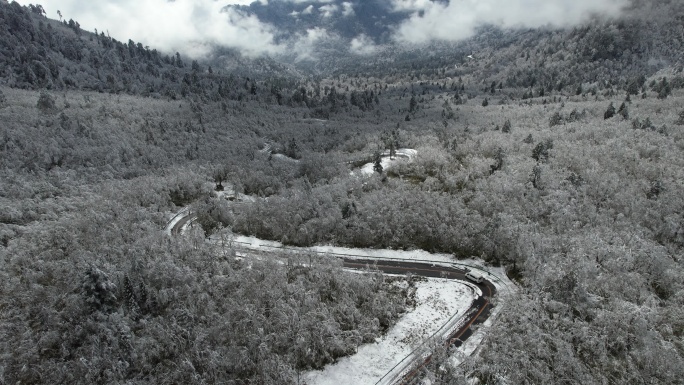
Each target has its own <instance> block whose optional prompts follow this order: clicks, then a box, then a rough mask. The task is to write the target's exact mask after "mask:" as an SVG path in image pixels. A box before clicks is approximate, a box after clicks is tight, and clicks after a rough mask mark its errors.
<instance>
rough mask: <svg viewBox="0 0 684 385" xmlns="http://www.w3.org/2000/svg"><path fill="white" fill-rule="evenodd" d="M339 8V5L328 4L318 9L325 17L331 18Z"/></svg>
mask: <svg viewBox="0 0 684 385" xmlns="http://www.w3.org/2000/svg"><path fill="white" fill-rule="evenodd" d="M337 10H338V8H337V5H334V4H328V5H323V6H321V7H318V11H319V12H321V14H322V16H323V17H330V16H332V15H334V14H335V12H337Z"/></svg>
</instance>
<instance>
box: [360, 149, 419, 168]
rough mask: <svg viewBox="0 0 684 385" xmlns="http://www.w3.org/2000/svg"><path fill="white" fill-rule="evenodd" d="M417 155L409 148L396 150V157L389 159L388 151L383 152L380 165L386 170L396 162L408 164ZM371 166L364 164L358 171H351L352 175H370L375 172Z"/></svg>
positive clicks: (371, 164) (370, 164)
mask: <svg viewBox="0 0 684 385" xmlns="http://www.w3.org/2000/svg"><path fill="white" fill-rule="evenodd" d="M417 153H418V152H417V151H416V150H414V149H411V148H400V149H398V150H397V153H396V156H394V157H393V158H390V154H389V151H385V152H384V153H383V154H382V158H381V159H380V164H381V165H382V169H383V170H387V167H389V166H391V165H393V164H395V163H397V162H410V161H411V159H413V157H414V156H416V154H417ZM373 166H374V164H373V163H372V162H371V163H366V164H364V165H363V166H361V168H360V169H359V170H358V171H356V172H354V171H352V175H355V174H357V173H360V174H361V175H372V174H373V173H374V172H375V170H373Z"/></svg>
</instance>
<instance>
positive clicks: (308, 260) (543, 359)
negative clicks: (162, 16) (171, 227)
mask: <svg viewBox="0 0 684 385" xmlns="http://www.w3.org/2000/svg"><path fill="white" fill-rule="evenodd" d="M633 4H634V6H633V8H634V10H633V11H631V13H630V12H628V13H627V14H626V16H623V17H622V18H621V19H616V20H608V21H601V22H597V23H593V24H588V25H585V26H581V27H577V28H575V29H574V30H570V31H543V30H539V31H518V34H517V35H510V34H505V35H504V37H505V39H508V38H509V37H510V41H509V42H508V43H506V40H505V39H504V40H499V42H502V44H500V45H497V44H494V43H492V42H493V41H496V39H492V35H487V33H491V34H494V36H499V35H497V34H498V33H499V32H497V31H489V32H486V31H484V32H483V34H481V35H478V36H476V37H474V38H473V39H471V40H468V41H466V42H464V43H462V44H463V45H462V46H460V47H461V48H458V47H456V48H454V51H449V50H447V49H445V50H444V51H435V52H442V54H443V55H444V58H445V59H444V62H442V61H440V60H433V59H435V57H434V56H433V57H427V58H425V60H423V58H419V57H413V56H411V55H410V53H406V55H407V56H405V57H403V58H402V59H401V61H399V60H395V61H394V64H393V65H392V66H389V65H388V66H387V67H386V68H385V71H381V70H380V68H379V67H377V62H375V63H374V60H375V59H373V58H370V59H368V61H366V62H365V64H363V65H358V66H357V68H356V70H352V69H350V68H349V67H346V69H344V70H340V71H338V72H336V73H334V74H319V75H316V76H311V77H308V78H305V77H299V76H295V75H293V74H296V71H294V72H289V71H287V70H282V71H281V69H282V68H281V69H277V73H272V72H269V71H270V70H269V69H268V68H271V67H268V68H267V67H263V68H262V67H259V65H258V64H254V65H255V66H256V67H252V68H257V69H258V70H246V72H242V71H241V70H237V71H228V70H225V69H222V68H220V67H217V64H216V62H212V63H209V62H203V61H196V62H193V61H191V60H190V63H187V62H186V60H185V59H183V56H182V53H179V54H178V55H176V54H175V53H174V54H173V55H171V53H168V54H167V53H161V52H157V51H155V50H154V49H153V48H147V47H142V46H141V45H140V44H137V43H134V42H132V41H130V42H129V43H127V44H124V43H122V42H118V41H116V40H115V39H112V38H110V37H108V36H106V34H102V33H98V34H97V35H96V34H94V33H90V32H86V31H82V30H80V27H79V26H78V23H77V22H76V21H73V22H72V21H66V23H65V22H63V21H62V22H60V21H57V20H50V19H47V18H45V16H44V15H43V12H41V9H40V8H39V7H38V6H31V7H21V6H19V5H18V4H16V3H12V4H6V3H3V2H0V24H1V25H2V28H0V41H1V42H2V44H0V62H2V63H3V65H2V70H0V121H1V122H2V124H1V125H0V180H1V181H2V183H0V266H1V267H0V278H1V279H0V293H1V296H0V346H1V348H0V382H3V383H4V382H7V383H19V382H21V383H127V382H136V383H221V382H226V383H232V384H248V383H260V384H283V383H290V384H294V383H297V378H298V374H299V373H301V372H302V371H304V370H310V369H314V368H321V367H322V366H324V365H326V364H328V363H331V362H334V361H335V360H336V359H338V358H339V357H342V356H344V355H348V354H353V353H354V352H355V350H356V349H357V347H358V346H359V344H361V343H368V342H372V341H374V339H375V338H376V337H378V336H379V335H380V334H381V333H383V332H384V331H385V330H387V328H389V327H391V326H392V325H393V324H394V322H396V320H397V319H398V317H400V316H401V314H402V313H403V312H405V311H408V310H410V308H411V291H412V289H411V287H412V282H413V281H412V280H413V279H412V278H411V277H407V278H397V279H396V280H399V281H403V280H406V281H407V282H409V284H408V285H405V284H401V285H400V284H397V283H396V282H393V281H395V279H388V278H386V277H383V276H382V275H380V274H378V273H374V272H372V271H369V272H368V274H351V273H347V272H345V271H344V270H342V268H341V265H340V264H339V263H337V262H335V261H332V260H327V259H320V258H318V257H313V256H312V257H309V256H301V257H296V256H293V255H279V254H274V255H273V257H274V258H273V260H261V261H260V260H251V259H241V258H237V257H236V255H235V251H234V250H232V249H231V248H230V247H228V248H221V247H218V246H217V245H215V244H212V243H208V242H205V239H206V237H208V236H211V235H215V236H222V237H224V238H226V239H230V237H231V236H232V235H231V234H233V233H241V234H245V235H254V236H258V237H260V238H265V239H271V240H277V241H281V242H283V243H285V244H287V245H297V246H310V245H316V244H334V245H340V246H349V247H369V248H393V249H406V250H411V249H424V250H428V251H433V252H442V253H449V254H452V255H453V256H454V259H455V260H456V259H458V258H467V257H471V256H476V257H478V258H481V259H482V260H484V261H485V262H486V263H488V264H491V265H495V266H499V265H503V266H504V267H505V269H506V271H507V272H508V275H509V277H511V278H512V279H514V280H515V281H516V282H517V283H518V284H519V290H518V293H517V294H516V296H515V297H514V298H512V299H511V300H510V301H511V303H509V304H506V305H505V306H504V307H503V309H502V312H501V313H500V316H499V317H497V318H496V319H495V322H494V324H493V326H492V329H491V330H490V331H488V332H487V334H486V337H485V339H484V340H483V342H482V344H481V348H480V350H479V351H478V354H476V355H475V356H473V357H470V358H467V359H465V360H464V362H463V363H462V364H461V365H460V366H458V367H452V366H451V365H450V364H448V363H446V362H447V354H446V352H441V353H439V354H437V355H436V356H435V359H434V360H433V363H432V364H431V365H429V366H428V367H426V368H425V369H424V373H423V374H424V375H425V376H427V377H429V378H431V379H432V380H433V383H443V384H452V383H453V384H461V383H464V382H465V381H467V380H468V379H471V380H472V379H473V378H477V379H478V380H479V381H480V383H483V384H504V383H506V384H513V383H515V384H518V383H519V384H525V383H527V384H556V383H577V384H623V383H650V384H677V383H680V382H681V379H682V378H684V371H683V370H684V369H683V368H684V321H683V320H684V312H683V310H682V309H683V307H682V305H684V269H683V267H684V266H682V264H683V263H684V261H683V260H682V251H683V248H684V194H683V193H682V192H683V191H684V188H683V187H684V186H682V181H684V175H683V173H684V171H683V170H684V156H683V154H684V152H683V150H684V107H683V106H684V103H683V101H684V89H683V87H684V81H682V79H683V78H684V75H683V74H682V68H681V66H682V61H681V60H682V58H681V50H679V47H680V46H681V44H682V35H681V34H679V35H678V34H677V31H681V20H682V17H684V15H683V14H682V8H681V4H679V3H678V2H667V1H656V2H639V1H635V2H634V3H633ZM649 4H650V5H649ZM638 10H641V11H644V12H641V11H639V12H637V11H638ZM645 10H648V12H645ZM640 15H641V16H640ZM655 20H658V21H659V22H656V21H655ZM635 28H636V29H635ZM678 28H679V29H678ZM637 31H638V32H637ZM643 31H648V33H642V32H643ZM511 36H513V37H511ZM526 37H528V38H529V41H528V42H527V43H523V42H524V41H525V39H526ZM635 41H636V43H635ZM615 44H617V45H615ZM476 45H477V47H478V51H476V52H473V53H474V56H475V60H473V61H470V62H468V61H466V58H464V57H463V55H465V54H466V53H469V52H470V51H468V49H469V47H473V46H476ZM609 47H613V48H610V49H608V48H609ZM452 48H453V47H452ZM552 48H553V49H552ZM459 50H462V51H459ZM526 53H529V58H528V57H527V54H526ZM455 57H460V59H458V60H459V62H458V67H454V62H452V59H454V58H455ZM467 60H470V59H467ZM269 62H270V59H264V60H263V61H262V62H260V63H266V64H264V65H265V66H268V65H271V64H268V63H269ZM209 66H212V69H211V71H210V70H209ZM246 66H247V64H246ZM273 66H276V64H273ZM373 67H375V68H373ZM273 68H275V67H273ZM283 68H284V67H283ZM566 69H567V71H566ZM250 71H251V72H250ZM554 73H556V74H557V75H554ZM559 83H562V84H560V86H559ZM398 148H413V149H415V150H417V155H416V156H415V157H414V158H413V159H412V160H411V161H410V162H396V163H395V164H393V165H390V166H389V167H386V168H383V167H382V166H380V167H377V166H376V167H375V172H374V173H373V175H370V176H362V175H361V174H360V173H359V170H358V166H359V165H362V164H363V163H366V162H373V161H378V160H379V159H380V157H381V155H380V154H381V153H383V152H387V153H390V152H392V151H396V149H398ZM218 185H220V186H221V187H223V186H224V185H226V186H231V188H232V189H233V190H234V191H233V192H232V193H233V194H246V195H250V196H252V197H254V201H255V202H254V203H250V204H241V205H234V204H231V203H229V202H228V201H226V200H225V199H218V198H217V196H216V194H215V192H214V190H215V189H216V188H217V187H218ZM264 198H268V199H264ZM187 205H190V206H191V207H192V209H193V210H194V211H195V212H197V213H198V223H199V225H200V226H199V228H196V229H195V230H193V231H190V232H189V234H187V235H186V236H183V237H178V238H169V237H167V236H165V235H164V234H163V232H162V228H163V227H164V225H165V223H166V221H167V220H168V219H169V217H170V216H171V215H172V213H174V212H176V211H177V210H178V209H179V208H180V207H183V206H187ZM406 287H408V289H406ZM493 300H494V302H495V304H496V301H497V299H496V298H495V299H493Z"/></svg>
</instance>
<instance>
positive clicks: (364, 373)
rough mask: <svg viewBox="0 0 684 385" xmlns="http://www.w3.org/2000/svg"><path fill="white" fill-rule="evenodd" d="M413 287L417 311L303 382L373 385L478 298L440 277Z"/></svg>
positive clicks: (464, 285) (463, 312)
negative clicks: (356, 351) (350, 354)
mask: <svg viewBox="0 0 684 385" xmlns="http://www.w3.org/2000/svg"><path fill="white" fill-rule="evenodd" d="M416 288H417V290H416V302H417V305H416V308H415V309H414V310H412V311H410V312H408V313H406V314H404V315H403V316H402V317H401V318H400V319H399V321H398V322H397V324H396V325H395V326H393V327H392V328H391V329H390V330H389V331H388V333H387V334H386V335H384V336H382V337H380V338H379V339H377V340H376V342H375V343H370V344H365V345H361V346H360V347H359V350H358V353H356V354H354V355H353V356H349V357H344V358H342V359H340V360H339V361H338V362H337V363H335V364H331V365H328V366H326V367H325V368H324V369H323V370H316V371H310V372H307V373H305V374H304V375H303V383H305V384H307V385H328V384H335V385H337V384H359V385H364V384H370V385H372V384H375V383H376V382H377V381H378V380H379V379H380V378H382V377H383V376H384V375H385V374H386V373H387V372H389V371H390V370H391V369H392V368H393V367H394V366H395V365H397V364H399V363H400V362H401V361H402V360H403V359H404V358H405V357H406V356H408V355H409V354H411V352H412V351H413V350H414V349H415V348H416V347H418V346H419V345H420V343H422V342H423V341H425V340H426V339H428V338H429V337H430V336H432V334H434V333H435V332H437V331H438V330H439V329H440V328H441V327H442V326H443V325H444V324H445V323H446V322H447V321H448V320H449V319H450V318H451V317H452V316H453V315H454V314H458V316H459V317H460V316H462V315H463V314H465V311H466V310H467V309H468V308H469V307H470V305H471V303H472V302H473V300H474V299H475V297H476V296H477V293H476V292H474V291H473V290H472V289H471V288H470V287H469V286H468V285H466V284H463V283H461V282H458V281H452V280H445V279H439V278H433V279H429V280H427V281H425V282H417V283H416Z"/></svg>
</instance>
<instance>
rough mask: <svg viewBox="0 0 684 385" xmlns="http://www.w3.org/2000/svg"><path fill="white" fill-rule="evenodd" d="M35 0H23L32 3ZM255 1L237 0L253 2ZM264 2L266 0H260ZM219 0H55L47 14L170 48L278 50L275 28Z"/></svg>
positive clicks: (191, 52) (186, 51)
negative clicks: (218, 47)
mask: <svg viewBox="0 0 684 385" xmlns="http://www.w3.org/2000/svg"><path fill="white" fill-rule="evenodd" d="M29 2H30V1H27V0H21V3H23V4H28V3H29ZM252 2H253V1H252V0H232V1H228V3H231V4H242V5H245V4H250V3H252ZM261 2H262V3H264V2H267V0H261ZM225 5H226V2H221V1H214V0H175V1H168V0H98V1H82V0H51V1H50V2H48V3H47V4H46V5H45V6H44V8H45V11H46V12H47V15H48V17H51V18H57V11H58V10H59V11H61V13H62V15H63V16H64V18H66V19H67V20H68V19H74V20H76V21H78V22H79V24H80V25H81V28H83V29H87V30H89V31H94V30H95V29H96V28H97V30H98V31H105V32H107V31H108V32H109V34H110V35H111V36H112V37H113V38H115V39H117V40H120V41H124V42H125V41H128V39H132V40H134V41H135V42H141V43H142V44H144V45H149V46H150V47H152V48H156V49H159V50H162V51H165V52H171V53H173V52H176V51H179V52H181V53H182V54H183V55H187V56H190V57H203V56H205V55H208V54H210V53H211V51H212V48H213V46H225V47H233V48H237V49H239V50H240V51H241V52H243V53H244V54H246V55H249V56H256V55H261V54H276V53H279V52H281V51H282V47H280V46H278V45H276V44H275V42H274V38H275V30H274V28H273V27H272V26H271V25H269V24H265V23H262V22H261V21H259V19H258V18H257V17H256V16H248V15H244V14H242V13H240V12H237V11H236V10H234V9H232V8H227V9H225V10H224V9H223V8H224V6H225Z"/></svg>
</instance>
